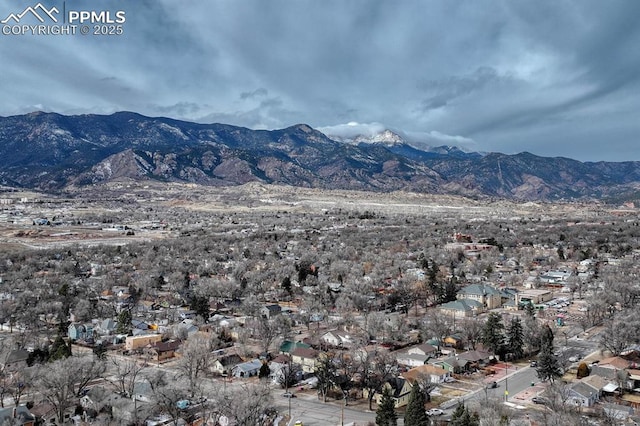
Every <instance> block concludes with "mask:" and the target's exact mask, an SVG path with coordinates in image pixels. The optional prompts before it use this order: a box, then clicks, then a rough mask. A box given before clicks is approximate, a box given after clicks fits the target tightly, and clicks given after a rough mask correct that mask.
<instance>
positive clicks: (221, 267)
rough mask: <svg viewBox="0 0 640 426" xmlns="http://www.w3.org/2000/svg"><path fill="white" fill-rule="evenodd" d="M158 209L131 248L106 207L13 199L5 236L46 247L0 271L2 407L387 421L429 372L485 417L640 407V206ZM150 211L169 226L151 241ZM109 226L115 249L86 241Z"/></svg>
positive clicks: (631, 417) (51, 413) (73, 413)
mask: <svg viewBox="0 0 640 426" xmlns="http://www.w3.org/2000/svg"><path fill="white" fill-rule="evenodd" d="M95 203H96V206H97V205H101V203H102V202H100V203H98V202H95ZM150 205H154V206H155V207H154V210H153V211H151V210H149V212H148V214H146V215H145V216H144V221H137V220H139V219H138V216H137V213H136V212H135V211H131V212H127V215H129V216H130V217H129V216H127V215H125V214H124V213H123V212H120V213H118V215H117V216H118V217H117V218H116V220H117V222H119V223H124V224H126V231H127V232H129V231H131V232H133V234H134V235H126V233H125V234H122V235H119V236H118V237H117V240H116V241H115V242H116V243H117V244H115V245H111V244H110V243H113V242H114V241H112V239H113V238H114V235H113V232H112V231H109V233H108V234H101V235H102V237H100V236H99V235H98V234H99V233H100V232H104V231H102V230H97V228H93V227H92V226H93V225H91V224H92V223H96V222H100V221H105V220H106V219H107V217H108V216H105V213H101V212H100V210H99V209H97V208H96V207H93V208H92V211H95V213H94V212H81V211H80V210H74V208H73V207H69V206H68V205H67V204H65V203H58V202H56V201H55V200H49V201H47V202H46V203H45V204H34V205H24V206H22V205H20V204H7V205H3V206H2V208H3V209H4V210H3V214H4V216H3V217H4V220H5V222H4V223H3V224H2V226H3V235H4V236H5V238H6V240H5V241H12V242H13V243H14V244H17V243H18V242H20V243H21V244H26V243H27V241H33V243H34V244H41V245H42V247H40V248H39V249H38V250H33V249H27V248H25V249H17V248H14V249H13V250H11V251H7V252H5V253H4V254H3V259H2V261H1V265H0V266H1V269H0V279H1V283H0V290H1V291H0V295H1V297H0V303H1V306H2V310H1V314H0V323H1V326H2V333H1V334H0V339H2V350H1V351H0V379H1V383H2V386H1V387H0V389H1V390H2V394H1V395H0V396H1V397H2V401H3V405H4V406H5V407H6V408H4V409H3V410H2V411H0V415H1V416H2V418H3V419H9V420H10V421H15V422H19V423H20V424H23V425H27V424H53V423H54V422H55V424H66V423H69V424H70V423H74V424H85V423H96V424H111V423H109V422H115V423H118V424H146V425H152V424H154V425H155V424H174V423H175V422H177V421H178V420H179V419H180V422H185V424H192V425H200V424H211V425H215V424H238V425H241V424H249V423H246V422H247V421H249V422H253V420H247V419H244V418H243V417H242V414H243V413H249V412H253V411H252V410H253V408H251V409H250V408H248V406H242V407H240V406H238V407H236V408H234V407H235V405H234V404H232V401H235V402H236V403H237V402H238V401H243V403H246V404H259V405H258V406H256V407H257V408H256V409H257V412H259V413H260V416H261V417H260V420H259V422H262V423H260V424H282V423H281V422H289V421H293V420H294V419H293V416H292V415H290V414H289V410H290V409H291V408H290V407H291V404H292V401H291V400H292V399H295V401H293V410H294V412H295V410H297V409H298V408H297V407H298V406H300V404H318V407H319V408H318V409H321V410H323V409H326V410H328V412H329V411H331V410H333V411H335V410H341V409H342V408H344V406H345V405H346V407H348V410H354V412H356V411H358V412H361V413H362V415H363V416H367V415H369V414H367V413H374V414H375V412H376V410H378V408H379V407H382V406H383V398H385V396H384V395H386V394H387V393H388V394H389V397H390V398H391V400H392V405H393V407H394V410H395V411H396V412H397V413H398V415H399V416H402V415H403V413H404V412H405V411H406V410H407V409H408V408H407V407H408V406H409V405H410V400H411V393H412V389H413V388H414V387H416V386H417V388H418V390H419V392H421V393H422V394H423V396H424V398H425V403H424V410H425V412H427V411H428V410H431V411H429V412H430V413H431V414H432V415H433V414H434V413H439V412H440V411H441V412H442V414H441V415H433V416H432V421H433V422H438V421H442V422H444V421H446V420H448V419H450V418H451V416H452V415H454V414H453V411H455V410H454V409H455V408H456V406H458V405H464V406H465V407H468V408H469V409H470V410H474V411H473V412H476V413H478V415H482V410H483V406H485V405H486V404H481V403H479V401H481V399H482V398H486V399H487V400H489V399H490V400H491V401H493V402H492V404H498V405H492V407H494V408H495V407H498V408H495V409H499V410H501V412H502V411H504V415H505V416H507V417H510V418H511V417H513V418H514V419H522V418H524V417H523V413H526V414H527V415H528V416H529V418H536V417H537V416H543V417H544V416H548V415H549V413H550V412H551V413H557V415H558V416H568V415H569V414H566V413H568V412H569V413H574V414H575V415H576V416H578V417H579V416H585V415H587V416H591V417H592V418H593V419H594V421H596V420H597V419H598V418H599V416H605V415H608V416H613V415H615V416H616V418H620V419H624V421H625V422H632V421H635V419H636V418H637V417H636V410H637V409H638V408H640V370H638V365H639V363H640V347H638V341H639V340H638V339H637V337H638V335H637V333H635V331H634V330H635V328H634V327H635V324H637V323H636V322H635V316H634V314H633V309H634V306H635V304H634V303H635V300H636V299H635V298H636V294H638V293H636V284H635V283H634V282H633V280H632V279H630V277H631V276H633V274H635V273H636V272H637V260H638V257H640V248H638V247H636V246H635V245H634V244H636V243H635V240H634V238H635V237H633V236H634V235H636V233H637V232H638V231H637V226H638V225H637V212H636V211H635V210H630V211H628V212H627V213H625V214H623V215H622V216H620V213H619V212H617V213H616V215H613V214H611V213H607V212H606V211H605V210H601V211H598V213H597V215H598V219H597V220H592V221H589V220H590V218H589V217H585V215H587V214H586V213H585V211H582V210H573V209H567V210H563V211H561V212H559V213H557V217H552V216H548V215H547V213H545V211H543V210H540V211H538V210H536V211H532V212H530V213H529V216H528V217H527V218H526V219H525V218H522V217H513V218H508V219H495V218H494V219H491V222H489V218H488V216H487V219H483V220H479V219H478V218H479V217H482V214H488V211H487V212H484V213H483V211H475V212H473V214H471V213H466V212H462V213H460V214H459V216H456V218H455V220H454V219H453V218H449V219H443V218H442V217H443V216H442V215H443V214H449V213H446V212H438V213H432V214H430V215H425V216H421V214H418V213H415V212H411V213H406V212H405V213H402V212H399V211H398V210H391V206H388V207H386V208H382V207H381V208H380V210H379V211H377V212H376V213H369V214H367V215H366V217H367V219H360V218H359V217H360V215H356V214H354V213H353V212H352V211H342V210H339V209H335V210H320V211H317V212H315V213H314V211H315V205H310V206H309V207H306V208H305V210H304V211H303V213H299V212H294V211H293V210H290V211H288V213H286V214H283V213H282V212H280V213H277V211H275V212H272V213H270V215H269V216H265V215H263V216H262V217H261V219H260V220H261V221H262V224H259V225H258V224H256V222H255V221H256V220H257V216H256V215H257V213H254V212H251V211H249V212H248V213H242V210H238V212H236V213H234V214H232V215H231V216H229V214H228V213H224V214H221V213H208V214H206V215H205V214H202V213H200V212H199V211H197V210H189V209H185V210H179V211H177V212H176V211H173V210H171V209H170V208H168V207H167V206H166V204H165V202H164V201H161V202H150ZM18 206H22V207H24V208H21V209H17V207H18ZM123 211H124V210H123ZM99 212H100V213H99ZM53 213H55V216H56V218H55V220H54V221H53V222H52V224H50V225H40V224H38V223H37V222H28V221H13V222H10V221H9V219H8V218H10V217H14V216H15V215H22V216H27V215H29V214H33V217H52V216H53ZM512 214H513V213H512ZM590 214H593V215H596V213H590ZM607 214H609V215H608V216H607ZM395 215H399V217H396V216H395ZM534 215H537V216H535V218H534ZM578 217H579V218H580V219H578ZM400 218H402V219H400ZM418 219H419V220H418ZM145 221H151V222H153V223H156V222H158V223H163V224H164V225H163V228H162V230H161V231H158V230H157V229H153V230H151V231H148V232H150V234H148V235H147V234H145V233H146V232H147V231H145V225H144V223H145ZM398 221H402V222H404V224H403V226H402V227H401V228H400V227H398V225H397V224H398ZM78 222H82V225H77V223H78ZM42 226H45V227H47V229H45V230H44V231H42V230H41V229H42V228H41V227H42ZM79 226H80V227H82V229H80V227H79ZM57 228H59V229H57ZM101 228H102V227H101ZM461 228H462V229H464V234H460V233H459V229H461ZM67 229H70V230H71V231H67ZM54 231H55V232H54ZM67 232H71V233H78V234H76V235H77V236H75V237H73V238H72V240H71V241H70V242H69V241H67V242H65V241H64V240H61V239H60V237H58V236H56V235H58V234H60V233H63V234H64V236H65V238H69V234H67ZM123 232H124V231H123ZM90 233H91V234H92V236H91V238H92V239H91V240H90V241H92V242H93V241H94V240H95V239H96V238H103V239H100V241H101V243H100V244H98V245H93V243H92V244H91V245H88V244H87V245H83V241H84V240H83V239H82V238H80V237H79V235H81V234H82V235H89V234H90ZM38 235H40V237H37V236H38ZM141 235H144V238H143V239H141V238H140V236H141ZM415 235H420V236H419V237H417V238H415ZM613 235H616V239H615V240H613V239H612V236H613ZM605 236H606V237H605ZM128 238H130V240H129V241H127V239H128ZM605 238H608V240H607V241H605V240H604V239H605ZM436 240H437V241H436ZM487 241H488V243H487ZM25 250H26V252H25ZM25 253H29V256H28V257H27V256H26V255H25ZM623 329H624V330H626V331H625V332H624V333H622V331H621V330H623ZM634 333H635V334H634ZM542 366H544V368H542ZM69 378H70V380H71V381H70V382H68V383H67V384H65V385H64V386H68V387H69V389H70V393H69V394H68V395H67V396H65V397H64V398H63V399H60V398H61V397H60V395H57V394H51V393H49V390H50V388H51V386H63V385H62V384H61V383H62V382H61V380H63V379H69ZM54 379H55V380H59V381H60V382H55V381H53V380H54ZM56 383H58V384H56ZM283 393H284V394H286V395H288V396H287V398H283V397H282V395H283ZM560 395H565V397H560ZM287 399H289V401H287ZM260 404H261V405H260ZM513 406H517V407H521V408H518V409H515V410H514V409H513ZM11 407H14V408H11ZM323 407H324V408H323ZM341 407H342V408H341ZM254 408H255V407H254ZM438 410H440V411H438ZM567 410H568V411H567ZM203 413H204V414H203ZM574 414H571V416H572V415H574ZM347 415H352V414H351V411H347ZM373 417H375V415H374V416H373ZM373 417H372V418H373ZM371 421H373V420H371ZM225 422H227V423H225ZM175 424H177V423H175ZM251 424H253V423H251Z"/></svg>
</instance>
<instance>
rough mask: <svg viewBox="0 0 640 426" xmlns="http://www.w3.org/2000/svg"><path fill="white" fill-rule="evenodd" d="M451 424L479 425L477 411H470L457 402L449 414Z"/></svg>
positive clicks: (460, 425) (457, 425)
mask: <svg viewBox="0 0 640 426" xmlns="http://www.w3.org/2000/svg"><path fill="white" fill-rule="evenodd" d="M449 424H450V425H451V426H479V425H480V418H479V416H478V414H477V413H473V414H471V412H470V411H469V410H468V409H467V407H465V406H464V405H463V404H458V406H457V407H456V409H455V410H454V411H453V414H452V415H451V422H450V423H449Z"/></svg>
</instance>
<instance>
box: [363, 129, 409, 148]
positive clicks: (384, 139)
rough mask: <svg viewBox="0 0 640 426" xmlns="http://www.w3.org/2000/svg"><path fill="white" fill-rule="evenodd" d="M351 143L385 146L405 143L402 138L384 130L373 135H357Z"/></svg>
mask: <svg viewBox="0 0 640 426" xmlns="http://www.w3.org/2000/svg"><path fill="white" fill-rule="evenodd" d="M353 143H381V144H385V145H397V144H403V143H405V141H404V139H403V138H402V136H400V135H398V134H397V133H394V132H392V131H391V130H389V129H385V130H383V131H382V132H379V133H375V134H373V135H358V136H356V137H355V138H353Z"/></svg>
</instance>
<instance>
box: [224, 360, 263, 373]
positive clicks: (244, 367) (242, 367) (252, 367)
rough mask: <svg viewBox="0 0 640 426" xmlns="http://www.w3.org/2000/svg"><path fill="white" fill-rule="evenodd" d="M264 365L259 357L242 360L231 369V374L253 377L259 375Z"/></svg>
mask: <svg viewBox="0 0 640 426" xmlns="http://www.w3.org/2000/svg"><path fill="white" fill-rule="evenodd" d="M260 367H262V361H260V360H259V359H253V360H251V361H247V362H242V363H240V364H237V365H236V366H235V367H233V368H232V369H231V374H232V375H233V376H234V377H252V376H257V375H258V373H259V372H260Z"/></svg>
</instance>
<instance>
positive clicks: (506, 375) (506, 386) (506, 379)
mask: <svg viewBox="0 0 640 426" xmlns="http://www.w3.org/2000/svg"><path fill="white" fill-rule="evenodd" d="M505 366H506V367H505V373H504V400H505V401H509V363H508V362H507V363H505Z"/></svg>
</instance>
